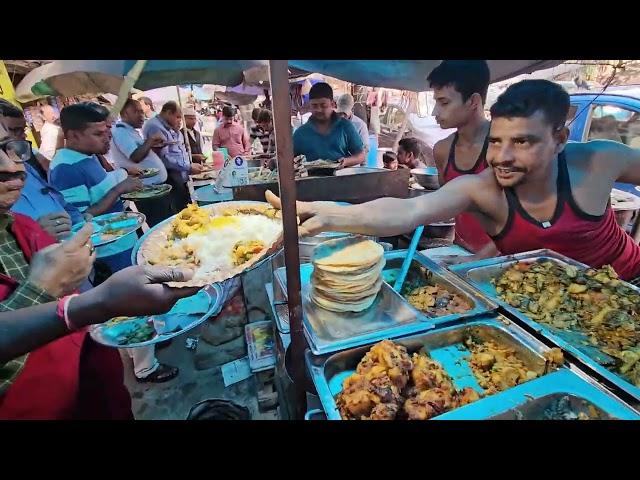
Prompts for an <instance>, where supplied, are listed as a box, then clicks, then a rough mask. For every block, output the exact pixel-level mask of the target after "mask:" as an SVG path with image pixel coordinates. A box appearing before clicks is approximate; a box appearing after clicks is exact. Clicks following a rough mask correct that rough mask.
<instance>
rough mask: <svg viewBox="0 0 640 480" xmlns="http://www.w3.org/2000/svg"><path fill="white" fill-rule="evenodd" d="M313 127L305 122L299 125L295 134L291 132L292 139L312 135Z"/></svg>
mask: <svg viewBox="0 0 640 480" xmlns="http://www.w3.org/2000/svg"><path fill="white" fill-rule="evenodd" d="M313 132H314V130H313V126H312V125H311V123H309V122H307V123H304V124H302V125H300V126H299V127H298V128H297V129H296V131H295V132H293V138H296V137H300V136H304V135H308V134H309V133H313Z"/></svg>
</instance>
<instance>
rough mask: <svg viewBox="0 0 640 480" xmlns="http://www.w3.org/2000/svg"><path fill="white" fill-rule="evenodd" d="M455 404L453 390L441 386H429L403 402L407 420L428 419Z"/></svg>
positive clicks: (446, 410) (453, 406)
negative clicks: (429, 387)
mask: <svg viewBox="0 0 640 480" xmlns="http://www.w3.org/2000/svg"><path fill="white" fill-rule="evenodd" d="M456 406H457V402H456V399H455V397H454V395H453V392H452V391H451V390H448V389H443V388H437V387H436V388H431V389H429V390H424V391H422V392H419V393H418V394H417V395H415V396H413V397H411V398H409V399H408V400H407V401H406V402H405V403H404V407H403V409H404V411H405V413H406V414H407V418H408V419H409V420H429V419H430V418H433V417H435V416H437V415H440V414H442V413H445V412H448V411H449V410H451V409H453V408H455V407H456Z"/></svg>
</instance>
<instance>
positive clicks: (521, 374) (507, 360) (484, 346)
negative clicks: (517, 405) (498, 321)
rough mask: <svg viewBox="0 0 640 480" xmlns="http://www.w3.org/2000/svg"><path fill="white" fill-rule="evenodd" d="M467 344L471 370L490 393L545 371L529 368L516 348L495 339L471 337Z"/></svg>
mask: <svg viewBox="0 0 640 480" xmlns="http://www.w3.org/2000/svg"><path fill="white" fill-rule="evenodd" d="M465 344H466V345H467V347H468V348H469V351H470V352H471V357H470V358H469V365H470V366H471V370H472V371H473V374H474V375H475V377H476V379H477V380H478V384H479V385H480V386H481V387H482V388H484V389H485V390H486V391H487V393H489V394H493V393H497V392H501V391H503V390H506V389H508V388H511V387H515V386H516V385H519V384H521V383H524V382H526V381H528V380H532V379H534V378H537V377H538V376H539V375H541V374H542V373H543V372H535V371H532V370H529V369H528V368H527V366H526V365H525V364H524V362H523V361H522V360H521V359H520V358H519V357H518V355H517V354H516V352H515V350H513V349H512V348H510V347H508V346H506V345H501V344H499V343H497V342H495V341H493V340H485V341H475V340H474V339H473V338H471V337H469V338H467V339H466V341H465Z"/></svg>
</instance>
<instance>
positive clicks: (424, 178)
mask: <svg viewBox="0 0 640 480" xmlns="http://www.w3.org/2000/svg"><path fill="white" fill-rule="evenodd" d="M411 175H412V176H413V178H415V179H416V182H418V184H420V186H422V187H424V188H425V189H427V190H437V189H438V188H440V182H439V181H438V169H437V168H436V167H424V168H414V169H412V170H411Z"/></svg>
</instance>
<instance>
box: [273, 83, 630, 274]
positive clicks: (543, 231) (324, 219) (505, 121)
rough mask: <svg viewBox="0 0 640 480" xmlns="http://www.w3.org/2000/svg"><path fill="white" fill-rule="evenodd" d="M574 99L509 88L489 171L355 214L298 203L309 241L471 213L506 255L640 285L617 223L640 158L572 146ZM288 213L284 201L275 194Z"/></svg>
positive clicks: (497, 113)
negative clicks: (615, 204) (540, 256)
mask: <svg viewBox="0 0 640 480" xmlns="http://www.w3.org/2000/svg"><path fill="white" fill-rule="evenodd" d="M568 112H569V95H568V94H567V93H566V92H565V91H564V90H563V89H562V87H560V86H558V85H556V84H554V83H552V82H549V81H546V80H525V81H522V82H519V83H516V84H514V85H512V86H510V87H509V88H508V89H507V90H506V91H505V92H504V93H503V94H502V95H501V96H500V97H499V98H498V100H497V102H496V103H495V104H494V105H493V106H492V107H491V117H492V124H491V130H490V132H489V145H488V149H487V162H488V163H489V166H491V167H493V168H490V169H487V170H484V171H483V172H481V173H479V174H476V175H463V176H461V177H459V178H456V179H454V180H452V181H450V182H448V183H447V184H446V185H444V186H443V187H442V188H440V189H439V190H438V191H436V192H434V193H431V194H429V195H423V196H420V197H417V198H412V199H406V200H403V199H395V198H382V199H378V200H375V201H373V202H368V203H363V204H360V205H352V206H347V207H341V206H336V205H334V204H332V203H330V202H310V203H306V202H299V204H298V215H299V216H300V218H301V220H302V224H301V226H300V234H301V235H303V236H308V235H316V234H317V233H318V232H321V231H339V232H352V233H361V234H365V235H372V236H379V237H388V236H393V235H399V234H403V233H407V232H410V231H413V230H414V229H415V228H416V227H417V226H418V225H428V224H430V223H433V222H437V221H443V220H447V219H449V218H451V217H454V216H456V215H459V214H460V213H463V212H467V213H469V214H471V215H472V216H473V217H474V218H475V219H476V220H478V222H479V223H480V225H481V226H482V228H483V229H484V231H485V232H486V233H488V234H489V236H491V238H492V239H493V241H494V242H495V244H496V246H497V247H498V249H499V250H500V251H501V252H502V253H504V254H514V253H519V252H526V251H529V250H535V249H539V248H548V249H551V250H555V251H556V252H559V253H561V254H563V255H566V256H568V257H571V258H573V259H575V260H578V261H580V262H582V263H585V264H587V265H590V266H592V267H595V268H598V267H600V266H602V265H607V264H610V265H611V266H613V268H614V269H615V270H616V272H617V273H618V275H619V276H620V277H621V278H622V279H624V280H630V281H634V280H635V281H637V280H638V277H639V276H640V246H638V245H637V244H635V243H634V241H633V239H632V238H631V237H630V236H629V235H627V234H626V233H625V232H624V231H623V230H622V229H621V228H620V227H619V226H618V225H617V223H616V220H615V216H614V214H613V210H612V209H611V206H610V204H609V196H610V193H611V189H612V188H613V185H614V183H615V182H625V183H633V184H638V183H640V150H637V149H632V148H629V147H627V146H626V145H623V144H620V143H616V142H610V141H606V140H602V141H598V140H596V141H591V142H588V143H567V140H568V136H569V130H568V129H567V128H566V127H565V123H566V120H567V114H568ZM267 199H268V200H269V201H270V202H271V203H272V204H274V205H275V206H276V207H279V205H280V202H279V199H278V198H277V197H276V196H275V195H273V194H272V193H271V192H267Z"/></svg>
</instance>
